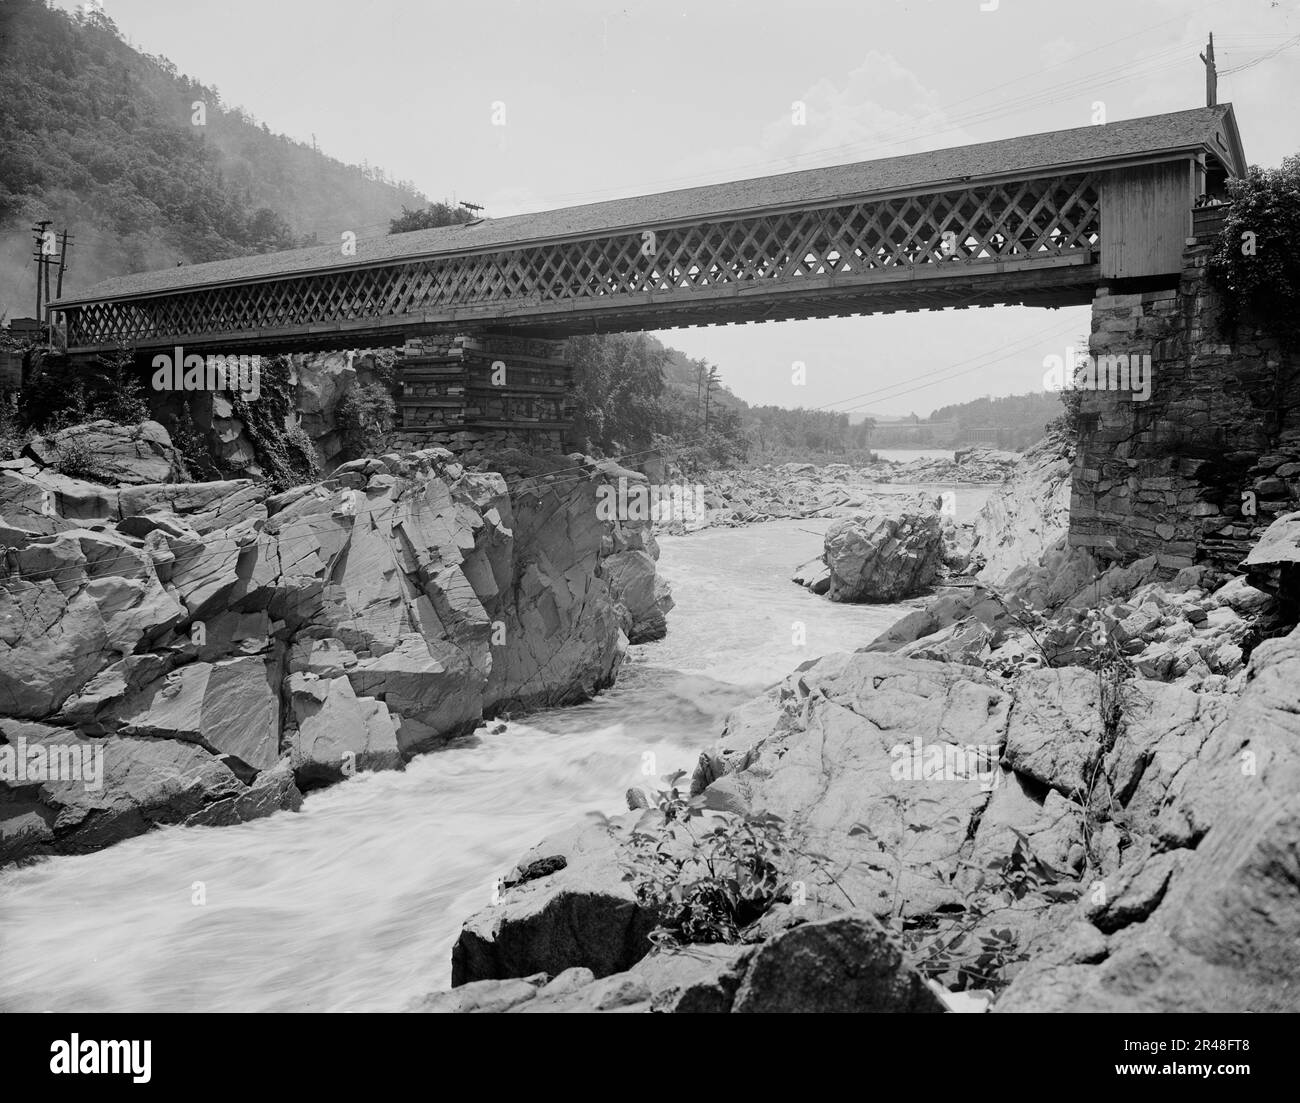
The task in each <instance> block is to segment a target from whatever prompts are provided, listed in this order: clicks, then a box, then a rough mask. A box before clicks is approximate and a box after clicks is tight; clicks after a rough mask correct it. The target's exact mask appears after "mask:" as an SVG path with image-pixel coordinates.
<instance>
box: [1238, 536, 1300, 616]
mask: <svg viewBox="0 0 1300 1103" xmlns="http://www.w3.org/2000/svg"><path fill="white" fill-rule="evenodd" d="M1242 566H1243V567H1245V569H1246V577H1247V579H1248V580H1249V581H1250V584H1251V585H1252V586H1254V587H1256V588H1257V589H1260V590H1266V591H1267V592H1268V593H1270V594H1273V595H1275V596H1276V597H1277V598H1279V599H1280V600H1281V601H1282V602H1283V603H1284V604H1285V605H1286V606H1288V607H1289V608H1290V610H1291V611H1292V612H1294V611H1295V609H1296V607H1297V606H1300V512H1296V513H1286V514H1283V515H1282V516H1281V517H1279V518H1277V520H1275V521H1274V522H1273V523H1272V524H1271V525H1269V526H1268V528H1267V529H1266V530H1265V531H1264V535H1263V536H1261V537H1260V538H1259V542H1258V543H1257V544H1256V545H1255V546H1254V547H1253V548H1251V549H1250V554H1249V555H1247V556H1246V558H1245V560H1244V561H1243V562H1242Z"/></svg>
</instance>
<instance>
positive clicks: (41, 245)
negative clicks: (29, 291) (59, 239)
mask: <svg viewBox="0 0 1300 1103" xmlns="http://www.w3.org/2000/svg"><path fill="white" fill-rule="evenodd" d="M52 221H53V219H49V218H42V219H39V220H38V221H37V223H36V225H35V226H33V227H32V233H34V234H35V235H36V321H37V322H38V323H39V322H40V320H41V302H42V299H41V285H42V283H44V286H45V297H46V298H49V295H50V277H49V268H48V266H47V264H46V260H45V257H46V252H45V234H46V229H45V228H46V227H47V226H49V225H50V223H51V222H52Z"/></svg>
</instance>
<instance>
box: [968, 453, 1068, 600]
mask: <svg viewBox="0 0 1300 1103" xmlns="http://www.w3.org/2000/svg"><path fill="white" fill-rule="evenodd" d="M1019 459H1020V462H1019V464H1018V465H1017V466H1015V467H1014V468H1012V469H1011V470H1012V471H1013V472H1014V473H1013V474H1012V475H1011V478H1010V480H1009V481H1008V482H1007V483H1005V484H1004V485H1003V486H1000V487H999V488H998V489H997V490H996V491H994V492H993V494H991V495H990V496H989V498H988V501H986V502H985V503H984V506H983V508H982V509H981V510H980V511H979V513H978V515H977V516H976V518H975V539H974V546H973V547H972V549H971V561H972V563H973V564H974V565H976V566H977V567H978V568H979V570H978V574H979V578H980V580H981V581H983V582H985V583H987V584H988V585H990V586H1001V585H1003V584H1004V583H1006V581H1007V579H1008V577H1009V576H1010V575H1011V573H1012V572H1013V571H1015V570H1016V569H1017V568H1020V567H1024V566H1027V565H1035V566H1036V565H1037V564H1038V563H1039V562H1041V560H1042V557H1043V555H1044V554H1045V553H1046V552H1047V550H1048V549H1049V548H1051V547H1052V546H1053V545H1055V544H1056V543H1057V542H1058V541H1061V540H1063V539H1064V537H1065V535H1066V533H1067V532H1068V530H1069V526H1070V468H1071V464H1072V463H1073V462H1074V444H1073V441H1072V440H1071V438H1070V437H1068V436H1067V435H1066V434H1063V433H1052V434H1048V435H1047V436H1045V437H1044V438H1043V439H1042V440H1040V441H1039V442H1038V443H1037V444H1035V445H1034V446H1033V447H1032V448H1030V449H1029V450H1028V451H1026V452H1025V454H1024V456H1023V457H1019Z"/></svg>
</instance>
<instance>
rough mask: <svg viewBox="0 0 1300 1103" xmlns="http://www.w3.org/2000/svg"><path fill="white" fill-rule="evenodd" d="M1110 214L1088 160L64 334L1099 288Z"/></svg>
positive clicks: (404, 330)
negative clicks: (1075, 171) (1059, 170)
mask: <svg viewBox="0 0 1300 1103" xmlns="http://www.w3.org/2000/svg"><path fill="white" fill-rule="evenodd" d="M1101 221H1102V220H1101V211H1100V198H1099V192H1098V187H1097V184H1096V181H1095V180H1094V179H1093V177H1091V176H1089V175H1075V176H1060V177H1046V178H1039V179H1034V180H1024V181H1014V182H1009V183H1003V184H991V185H990V184H984V185H980V186H972V187H967V188H964V189H961V190H954V191H945V192H936V193H931V194H926V195H914V196H901V197H898V198H893V199H886V200H862V201H856V202H850V203H845V204H842V205H840V206H833V207H820V208H814V209H808V210H796V211H781V212H768V213H763V214H755V215H747V216H741V217H736V218H729V219H725V220H718V221H713V222H704V223H696V224H691V225H681V226H656V227H648V228H647V229H646V230H643V231H642V230H635V231H628V230H622V231H620V232H618V233H616V234H612V235H610V236H606V237H593V238H584V239H579V240H571V241H562V242H553V243H538V244H527V245H523V246H520V247H517V248H511V249H504V250H497V251H493V252H486V253H473V254H463V255H453V256H442V257H429V258H414V259H411V260H407V261H402V262H397V263H391V262H390V263H387V264H384V265H382V266H370V267H355V268H340V269H335V270H327V271H323V272H314V273H304V274H302V275H298V276H293V277H289V278H279V279H275V280H264V281H261V282H249V283H242V284H229V285H225V286H219V287H200V288H195V289H192V290H183V291H182V290H178V291H176V292H169V293H164V294H158V295H154V296H150V297H142V298H135V299H120V300H105V301H101V302H93V303H89V304H86V305H82V306H76V307H72V308H70V309H69V310H68V312H67V314H68V318H67V321H68V346H69V349H70V351H74V352H93V351H104V350H106V349H111V348H117V347H121V346H127V347H134V348H137V349H148V348H159V347H168V346H170V345H173V344H183V345H185V346H186V347H187V348H208V349H212V350H228V351H233V350H237V349H245V350H257V349H261V350H270V349H280V350H286V351H287V350H292V349H295V348H297V349H318V348H330V347H344V346H351V347H357V346H360V345H365V344H399V343H401V342H402V341H403V340H404V339H405V338H406V337H407V336H409V335H412V334H419V333H431V332H439V331H447V330H454V331H468V330H474V329H492V330H515V331H518V332H521V333H532V334H539V335H542V334H544V335H549V336H564V335H567V334H574V333H591V332H614V331H618V330H632V329H667V328H674V327H678V326H687V325H712V324H720V323H731V322H749V321H761V320H776V319H785V318H809V317H828V316H835V315H845V314H868V313H884V312H893V311H901V310H925V309H942V308H944V307H959V306H982V305H994V304H1002V303H1006V304H1011V303H1019V304H1025V305H1033V306H1066V305H1073V304H1082V303H1087V302H1088V301H1089V300H1090V299H1091V297H1092V293H1093V290H1094V289H1095V286H1096V284H1097V282H1098V278H1099V277H1098V266H1097V263H1096V258H1097V256H1098V245H1099V242H1100V235H1101Z"/></svg>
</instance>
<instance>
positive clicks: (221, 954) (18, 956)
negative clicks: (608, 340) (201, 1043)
mask: <svg viewBox="0 0 1300 1103" xmlns="http://www.w3.org/2000/svg"><path fill="white" fill-rule="evenodd" d="M828 523H829V522H828V521H826V520H800V521H778V522H772V523H768V524H763V525H754V526H749V527H746V528H735V529H714V530H709V531H706V532H701V533H695V534H692V535H690V536H685V537H661V538H660V546H661V548H662V554H661V558H660V562H659V567H660V570H661V572H662V573H663V574H664V576H665V577H666V578H667V579H668V581H669V583H670V584H671V585H672V588H673V596H674V599H675V600H676V603H677V607H676V608H675V609H674V610H673V611H672V613H670V614H669V618H668V623H669V635H668V637H667V639H665V640H661V641H659V642H656V643H652V644H646V645H643V646H639V647H633V648H631V649H630V651H629V655H628V659H627V662H626V663H625V665H624V667H623V669H622V671H621V673H620V675H619V680H618V684H617V685H616V686H615V687H613V688H612V689H611V690H609V691H608V692H606V693H605V694H603V695H602V696H600V697H598V698H597V699H595V700H593V701H590V702H587V703H585V704H582V705H577V706H573V707H570V708H565V709H556V710H553V711H550V712H546V713H539V714H535V715H532V716H529V717H527V718H525V720H524V721H522V722H511V723H508V724H505V725H501V724H491V725H487V726H485V727H483V728H480V729H479V731H478V732H476V733H475V734H474V735H473V736H469V737H466V738H464V739H462V740H459V741H458V742H457V743H455V744H454V745H452V746H450V747H448V748H447V749H445V750H441V751H438V752H436V753H433V754H428V755H424V756H422V757H420V758H417V759H416V760H414V761H413V762H411V763H410V764H409V765H408V766H407V768H406V769H405V771H402V772H396V773H378V774H362V775H358V776H356V777H354V778H352V779H350V780H348V781H346V782H345V783H343V784H341V785H337V786H334V787H333V788H330V789H324V790H320V791H317V792H313V793H311V794H309V795H308V797H307V798H306V801H305V803H304V805H303V809H302V811H301V812H300V813H298V814H296V815H294V814H291V813H281V814H277V815H274V816H272V817H270V818H268V819H263V820H257V821H254V822H251V823H246V824H240V825H237V826H233V827H222V828H206V827H190V828H185V827H171V828H164V829H161V830H158V831H153V832H150V833H149V834H147V835H143V836H140V837H138V838H134V839H129V840H127V841H126V842H123V843H119V844H117V845H116V846H113V847H110V848H109V849H107V850H104V851H100V852H98V853H95V854H87V855H82V856H76V857H55V858H50V859H47V860H45V861H42V862H40V863H38V864H36V865H32V866H28V867H25V868H21V869H9V870H6V871H3V872H0V1011H38V1012H39V1011H395V1010H402V1009H403V1008H405V1007H407V1006H409V1005H410V1004H411V1003H412V1002H413V1001H415V1000H416V999H418V998H419V997H420V996H422V995H423V994H425V993H427V992H430V991H433V990H435V989H438V988H445V987H446V986H447V984H448V983H449V978H450V953H451V946H452V943H453V941H454V940H455V937H456V933H457V931H458V930H459V928H460V924H461V923H462V922H463V920H464V919H465V918H466V917H467V916H469V915H470V914H471V913H473V912H475V911H477V910H479V909H480V908H482V907H484V906H486V905H487V904H488V903H489V902H490V900H491V896H492V890H493V885H494V884H495V882H496V879H497V878H498V877H499V876H501V875H502V874H504V873H506V872H507V871H508V870H509V869H510V867H511V866H512V865H513V864H514V863H515V861H516V860H517V859H518V858H519V857H520V856H521V855H522V854H523V852H524V851H525V850H527V849H528V848H530V847H531V846H533V845H535V844H536V843H538V842H540V841H541V840H542V838H543V837H544V836H546V835H547V834H548V833H549V832H552V831H555V830H558V829H560V828H564V827H566V826H568V825H570V824H572V823H574V822H575V821H577V820H578V819H580V818H581V817H582V816H583V814H584V813H586V812H588V811H592V810H599V811H602V812H605V813H607V814H612V813H615V812H619V811H622V810H624V809H625V807H626V805H625V803H624V793H625V791H626V790H627V788H628V787H629V786H632V785H637V784H645V783H646V782H647V781H648V780H651V779H647V778H646V777H645V776H644V775H643V773H642V764H643V763H644V762H646V761H647V759H646V758H645V757H644V756H645V754H646V752H650V753H651V754H652V755H653V756H654V759H653V761H654V762H655V765H656V767H657V769H658V770H659V771H660V772H661V773H666V772H668V771H670V770H673V769H679V768H680V769H688V770H689V769H691V768H692V767H693V766H694V763H695V760H696V758H697V757H698V754H699V751H700V750H701V749H702V748H703V747H705V746H707V745H708V744H709V743H711V742H712V741H713V739H714V738H716V736H717V734H718V732H719V730H720V728H721V722H722V718H723V716H724V715H725V714H726V712H727V711H728V710H730V709H731V708H733V707H734V706H735V705H737V704H739V703H740V702H741V701H743V700H745V699H747V698H748V697H750V696H752V695H754V694H755V693H758V692H761V690H762V689H764V688H765V687H766V686H768V685H770V684H772V683H773V682H775V681H777V680H778V679H780V678H781V677H783V676H784V675H785V674H787V673H789V671H791V670H792V669H794V668H795V667H796V666H798V665H799V664H800V663H801V662H804V661H806V660H808V659H810V658H813V657H816V656H819V655H823V654H827V653H829V652H832V651H840V650H851V649H853V648H855V647H860V646H862V645H863V644H865V643H866V642H868V641H869V640H870V639H871V638H872V637H873V636H875V635H876V634H877V633H879V632H880V631H882V630H883V629H884V628H886V627H888V626H889V625H890V624H891V623H893V621H895V620H896V619H897V618H898V617H899V616H900V615H902V614H903V613H904V612H905V611H906V610H907V608H910V607H914V606H915V605H917V604H918V603H917V602H909V603H907V604H906V605H888V606H849V605H836V604H832V603H831V602H829V601H827V600H826V598H824V597H816V596H814V595H812V594H810V593H808V592H807V591H805V590H803V589H800V588H799V587H797V586H795V585H793V584H792V583H791V582H790V581H789V578H790V574H791V572H792V569H793V568H794V567H795V566H796V565H797V564H799V563H801V562H803V561H806V560H808V559H811V558H814V557H815V556H816V555H818V554H819V553H820V551H821V543H822V540H821V533H822V532H823V531H824V530H825V528H826V526H827V524H828ZM200 886H201V888H200ZM200 895H202V897H203V898H204V902H203V903H196V902H195V901H196V900H197V899H198V898H199V896H200Z"/></svg>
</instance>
